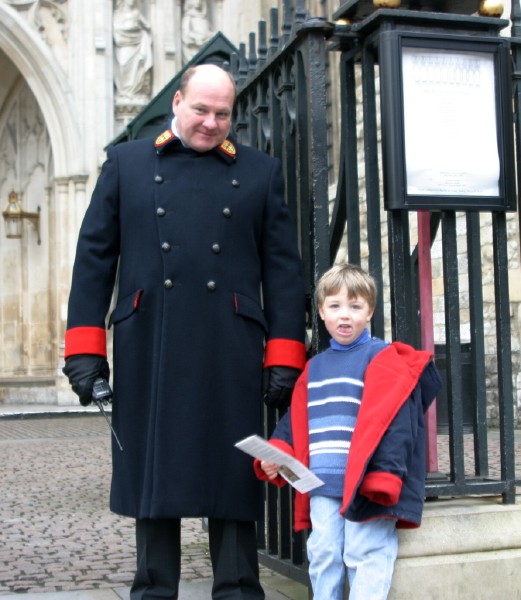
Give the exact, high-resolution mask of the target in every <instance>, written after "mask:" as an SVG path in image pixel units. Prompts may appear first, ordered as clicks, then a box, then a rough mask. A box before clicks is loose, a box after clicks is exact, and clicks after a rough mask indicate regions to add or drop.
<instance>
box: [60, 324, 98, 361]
mask: <svg viewBox="0 0 521 600" xmlns="http://www.w3.org/2000/svg"><path fill="white" fill-rule="evenodd" d="M74 354H98V355H99V356H105V357H106V356H107V334H106V331H105V329H102V328H101V327H73V328H72V329H68V330H67V331H66V332H65V353H64V358H68V357H69V356H72V355H74Z"/></svg>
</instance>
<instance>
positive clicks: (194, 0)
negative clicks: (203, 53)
mask: <svg viewBox="0 0 521 600" xmlns="http://www.w3.org/2000/svg"><path fill="white" fill-rule="evenodd" d="M212 35H213V31H212V30H211V28H210V23H209V21H208V17H207V5H206V1H205V0H186V2H185V4H184V10H183V19H182V35H181V39H182V42H183V64H185V65H186V63H188V62H189V61H190V60H191V59H192V58H193V57H194V56H195V54H197V52H198V51H199V50H200V49H201V48H202V46H204V44H205V43H206V42H207V41H208V40H209V39H210V38H211V37H212Z"/></svg>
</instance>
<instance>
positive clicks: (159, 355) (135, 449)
mask: <svg viewBox="0 0 521 600" xmlns="http://www.w3.org/2000/svg"><path fill="white" fill-rule="evenodd" d="M114 289H115V291H116V295H115V297H116V302H115V308H114V309H113V311H112V312H111V314H110V317H109V319H108V321H107V316H108V313H109V307H110V303H111V298H112V294H113V290H114ZM304 311H305V301H304V284H303V278H302V272H301V264H300V258H299V254H298V250H297V245H296V236H295V232H294V224H293V223H292V221H291V218H290V215H289V212H288V209H287V206H286V203H285V201H284V182H283V178H282V173H281V165H280V161H278V160H277V159H274V158H271V157H269V156H268V155H266V154H264V153H262V152H260V151H257V150H256V149H253V148H250V147H247V146H243V145H240V144H236V143H235V142H233V140H227V141H226V142H225V143H224V144H222V145H221V146H220V147H218V148H216V149H214V150H212V151H210V152H205V153H198V152H195V151H193V150H190V149H188V148H184V147H183V146H182V145H181V144H180V142H179V140H178V139H176V138H175V136H174V135H173V134H172V132H171V131H169V130H168V131H166V132H164V134H162V135H161V136H159V137H158V138H157V139H156V140H155V141H154V140H153V139H152V140H138V141H132V142H126V143H124V144H119V145H117V146H114V147H111V148H109V150H108V155H107V160H106V161H105V163H104V165H103V168H102V171H101V174H100V177H99V179H98V182H97V184H96V188H95V190H94V193H93V196H92V199H91V202H90V205H89V207H88V209H87V212H86V214H85V217H84V220H83V223H82V226H81V230H80V234H79V239H78V245H77V252H76V258H75V263H74V269H73V277H72V285H71V292H70V298H69V308H68V321H67V331H66V335H65V357H66V358H67V357H68V356H71V355H75V354H84V353H88V354H99V355H102V356H103V355H106V327H112V328H113V331H114V338H113V391H114V398H113V409H112V421H113V426H114V429H115V431H116V433H117V435H118V437H119V439H120V441H121V444H122V446H123V451H120V450H119V448H118V447H117V446H115V445H113V452H112V456H113V475H112V486H111V495H110V507H111V509H112V510H113V511H114V512H117V513H119V514H122V515H128V516H131V517H135V518H140V519H142V518H177V517H188V516H208V517H216V518H228V519H239V520H254V519H258V518H259V517H260V516H261V515H262V494H261V490H260V488H259V487H258V486H259V485H260V484H259V482H258V481H257V480H256V478H255V476H254V474H253V472H252V468H251V459H250V458H249V457H248V456H247V455H245V454H243V453H242V452H240V451H239V450H237V449H236V448H235V447H234V444H235V442H237V441H238V440H240V439H241V438H243V437H245V436H247V435H250V434H252V433H255V432H259V430H260V422H261V419H260V417H261V413H262V389H261V388H262V370H263V366H265V367H266V366H270V365H286V366H292V367H297V368H303V366H304V364H305V347H304V343H303V342H304V330H305V323H304V321H305V317H304Z"/></svg>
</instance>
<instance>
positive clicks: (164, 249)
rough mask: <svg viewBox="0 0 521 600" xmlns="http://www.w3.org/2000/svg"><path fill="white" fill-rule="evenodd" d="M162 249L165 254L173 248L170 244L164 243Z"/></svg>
mask: <svg viewBox="0 0 521 600" xmlns="http://www.w3.org/2000/svg"><path fill="white" fill-rule="evenodd" d="M161 248H162V250H163V252H168V251H169V250H170V249H171V248H172V246H171V245H170V244H169V243H168V242H163V243H162V244H161Z"/></svg>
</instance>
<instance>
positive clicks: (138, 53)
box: [0, 0, 521, 413]
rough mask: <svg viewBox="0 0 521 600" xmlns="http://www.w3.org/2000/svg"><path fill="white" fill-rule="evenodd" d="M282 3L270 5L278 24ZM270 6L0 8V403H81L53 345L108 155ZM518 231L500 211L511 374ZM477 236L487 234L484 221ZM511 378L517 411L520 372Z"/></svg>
mask: <svg viewBox="0 0 521 600" xmlns="http://www.w3.org/2000/svg"><path fill="white" fill-rule="evenodd" d="M287 4H289V3H287V2H284V3H283V1H282V0H278V6H279V13H280V14H281V13H282V10H283V7H284V5H287ZM292 4H295V2H293V3H292ZM340 4H342V3H341V2H338V1H336V0H307V2H306V8H307V11H308V13H309V14H310V15H313V16H319V17H325V18H329V19H330V18H331V15H332V14H333V12H334V11H335V10H336V9H337V8H338V6H339V5H340ZM508 4H509V3H508V2H505V14H506V15H508V14H509V10H510V7H509V5H508ZM274 5H277V0H251V1H248V2H244V1H243V0H151V1H145V0H90V1H89V2H85V1H84V0H0V165H1V168H0V206H1V208H2V211H4V212H6V213H7V212H8V211H9V210H10V208H13V209H18V210H22V211H23V214H25V215H26V218H24V219H22V220H21V222H20V225H21V229H20V230H19V231H12V230H11V229H10V226H9V221H8V219H7V218H3V219H1V224H0V281H1V285H0V404H2V403H4V404H8V403H41V404H44V403H45V404H58V405H67V404H71V403H76V402H77V400H76V398H75V396H74V395H73V393H72V392H71V390H70V388H69V385H68V383H67V381H66V379H65V377H64V376H63V375H62V373H61V369H62V366H63V337H64V331H65V325H66V318H67V300H68V295H69V285H70V278H71V272H72V265H73V261H74V255H75V247H76V241H77V235H78V230H79V227H80V224H81V221H82V218H83V214H84V212H85V210H86V207H87V205H88V202H89V199H90V195H91V193H92V190H93V188H94V185H95V183H96V179H97V177H98V174H99V171H100V167H101V164H102V163H103V161H104V159H105V151H104V148H105V147H106V146H107V144H108V143H109V142H110V141H111V140H113V139H115V138H116V137H117V136H118V134H120V133H121V132H122V131H124V129H125V126H126V125H127V124H128V123H129V122H131V121H132V119H133V118H134V117H135V116H136V115H137V114H139V112H140V111H141V110H142V109H143V107H145V106H146V105H147V104H148V103H149V102H150V100H151V99H152V98H154V97H155V96H156V94H158V92H160V91H161V90H162V89H163V88H164V86H165V85H166V84H167V83H168V82H169V81H170V80H171V79H172V77H174V76H175V75H176V73H178V72H179V71H180V70H181V69H182V68H183V67H184V66H185V65H186V64H187V63H188V62H189V61H190V60H191V59H192V58H193V57H194V55H195V54H197V52H198V51H199V50H200V49H201V48H202V47H203V46H204V44H205V43H206V42H207V41H208V40H209V39H210V38H211V37H212V36H213V35H214V34H215V33H216V32H221V33H222V34H223V35H224V36H226V38H227V39H228V40H230V42H231V43H232V44H234V45H235V46H237V47H238V46H239V44H240V43H241V42H246V41H247V40H248V35H249V33H250V32H256V31H257V28H258V22H259V20H260V19H265V20H266V21H267V22H268V23H269V19H270V9H271V7H272V6H274ZM332 83H333V84H334V81H333V82H332ZM333 121H334V119H333ZM518 223H519V220H518V219H517V217H516V216H515V215H509V227H510V238H509V257H510V258H509V271H510V284H511V288H510V294H511V301H512V304H511V306H512V311H511V317H512V329H513V332H514V335H513V347H512V350H513V356H514V357H516V358H515V361H514V362H515V363H516V365H518V364H519V355H520V348H519V344H520V341H519V340H520V335H521V334H520V332H521V308H520V307H521V276H520V275H519V274H520V273H521V268H520V264H519V263H520V261H519V227H518ZM483 228H484V232H486V231H489V230H490V226H489V225H488V224H487V222H486V220H485V222H484V225H483ZM434 252H439V249H437V248H436V247H435V248H434ZM341 259H342V257H339V260H341ZM434 259H436V255H434ZM491 260H492V259H491ZM437 264H441V262H439V261H438V263H437ZM442 285H443V282H442V273H438V272H436V263H435V271H434V273H433V286H434V287H433V292H434V294H435V295H436V298H435V311H437V312H436V314H435V328H436V329H437V331H436V332H435V333H436V338H437V339H440V340H442V341H443V335H444V332H443V327H444V325H443V317H442V315H443V306H441V305H440V306H439V308H437V304H440V303H442V301H441V298H442ZM485 302H489V299H487V297H486V294H485ZM489 303H491V301H490V302H489ZM438 330H439V331H438ZM489 335H490V338H491V339H493V336H494V332H493V331H491V332H490V334H489ZM516 361H517V362H516ZM514 373H515V377H516V380H515V381H514V394H515V402H516V406H517V407H518V408H520V407H521V374H520V373H519V369H517V368H515V369H514ZM519 412H520V413H521V410H520V411H519Z"/></svg>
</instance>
